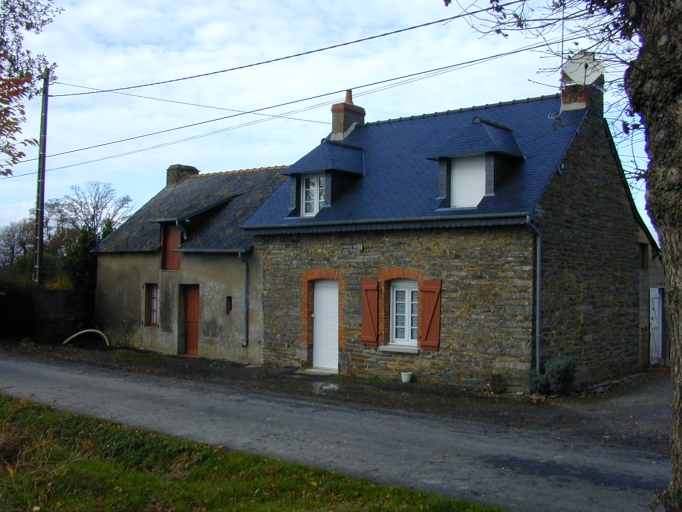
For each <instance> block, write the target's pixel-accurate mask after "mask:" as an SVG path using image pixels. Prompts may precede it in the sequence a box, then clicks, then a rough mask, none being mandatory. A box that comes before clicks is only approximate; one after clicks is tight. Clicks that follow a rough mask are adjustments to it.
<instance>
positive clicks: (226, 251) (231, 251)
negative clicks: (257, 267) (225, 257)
mask: <svg viewBox="0 0 682 512" xmlns="http://www.w3.org/2000/svg"><path fill="white" fill-rule="evenodd" d="M251 249H252V247H248V248H246V249H201V248H197V249H171V252H184V253H190V254H193V253H197V254H203V253H207V254H238V253H247V252H251Z"/></svg>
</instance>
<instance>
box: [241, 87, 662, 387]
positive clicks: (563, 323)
mask: <svg viewBox="0 0 682 512" xmlns="http://www.w3.org/2000/svg"><path fill="white" fill-rule="evenodd" d="M282 174H283V175H284V176H286V177H288V179H287V181H286V182H284V183H283V184H282V185H281V187H279V189H278V190H277V191H276V192H275V193H274V194H273V196H272V197H271V198H270V199H269V200H267V201H266V202H265V204H264V205H263V206H262V207H261V208H260V209H259V210H258V211H257V212H256V213H255V214H254V215H253V216H252V217H251V218H250V219H249V220H248V221H247V222H246V223H245V224H244V225H243V226H242V227H243V228H244V229H245V230H246V231H248V232H249V233H251V234H252V235H253V237H254V242H253V243H254V250H255V251H256V252H257V253H258V254H259V255H262V264H263V282H262V286H263V322H264V325H263V339H264V344H263V348H262V354H263V361H264V362H265V363H267V364H272V365H277V366H289V367H295V368H300V369H303V370H308V371H319V372H329V373H341V374H348V375H357V376H378V377H381V378H387V379H397V378H399V372H401V371H411V372H412V373H413V375H415V376H416V377H417V378H418V379H419V380H423V381H438V382H444V383H452V384H455V385H461V386H467V387H482V386H485V384H486V382H487V381H488V379H490V377H491V376H492V375H493V374H501V375H502V376H504V378H505V379H506V382H507V384H508V387H509V389H517V390H527V389H528V384H529V377H530V373H531V370H532V369H533V368H539V367H541V365H542V364H543V362H544V361H546V360H547V359H548V358H551V357H553V356H555V355H558V354H566V355H572V356H575V357H576V358H577V359H578V379H579V381H582V382H585V381H594V380H600V379H604V378H608V377H610V376H615V375H619V374H623V373H625V372H628V371H631V370H634V369H636V368H638V367H641V366H642V365H645V364H648V359H647V357H646V354H644V355H643V353H642V350H641V344H642V343H643V341H642V338H641V324H642V322H643V319H642V318H641V317H640V315H639V312H640V306H641V304H640V287H641V281H640V257H641V255H642V252H641V251H642V250H643V249H642V245H640V244H645V245H647V254H648V255H649V256H653V255H654V254H655V252H656V249H652V248H651V243H652V240H650V237H646V236H645V237H643V238H642V237H641V236H640V234H641V233H642V230H646V228H645V227H644V225H643V223H642V220H641V218H640V217H639V215H638V213H637V211H636V209H635V207H634V203H633V201H632V197H631V195H630V192H629V190H628V186H627V183H626V180H625V178H624V174H623V170H622V167H621V165H620V162H619V159H618V155H617V153H616V150H615V146H614V143H613V141H612V138H611V135H610V132H609V129H608V126H607V124H606V123H605V121H604V119H603V117H602V96H601V92H600V89H599V88H598V87H583V86H578V85H574V84H569V85H567V86H566V88H565V90H564V92H563V93H562V94H561V95H556V96H549V97H540V98H534V99H527V100H521V101H511V102H506V103H499V104H495V105H486V106H484V107H475V108H464V109H460V110H454V111H447V112H441V113H436V114H429V115H420V116H413V117H409V118H400V119H394V120H388V121H379V122H371V123H369V122H365V111H364V109H362V108H360V107H358V106H357V105H354V104H353V101H352V95H351V93H350V91H349V92H348V94H347V97H346V101H345V102H344V103H340V104H337V105H334V106H333V107H332V131H331V134H330V135H329V136H327V137H326V138H325V139H323V140H322V142H321V144H320V145H318V146H317V147H315V148H314V149H313V150H312V151H310V152H309V153H308V154H306V155H305V156H303V157H302V158H301V159H300V160H298V161H297V162H296V163H294V164H293V165H292V166H290V167H289V168H288V169H286V170H285V171H284V172H283V173H282Z"/></svg>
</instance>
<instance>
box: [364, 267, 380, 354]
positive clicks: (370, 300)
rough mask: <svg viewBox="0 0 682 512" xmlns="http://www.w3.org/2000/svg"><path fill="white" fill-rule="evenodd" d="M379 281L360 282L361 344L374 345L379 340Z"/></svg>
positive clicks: (366, 280) (365, 279)
mask: <svg viewBox="0 0 682 512" xmlns="http://www.w3.org/2000/svg"><path fill="white" fill-rule="evenodd" d="M378 313H379V281H375V280H374V279H367V278H364V279H363V280H362V336H361V339H362V344H363V345H376V344H377V342H378V340H379V336H378V334H379V319H378Z"/></svg>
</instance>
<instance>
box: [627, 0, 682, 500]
mask: <svg viewBox="0 0 682 512" xmlns="http://www.w3.org/2000/svg"><path fill="white" fill-rule="evenodd" d="M624 3H626V8H627V9H628V13H629V16H630V17H631V18H632V19H633V22H634V23H635V25H636V27H637V32H638V33H639V34H640V36H641V38H642V41H641V42H642V48H641V50H640V53H639V55H638V57H637V59H636V60H635V61H634V62H633V63H632V64H631V65H630V67H629V69H628V72H627V73H626V77H625V86H626V88H627V91H628V94H629V95H630V100H631V102H632V107H633V110H634V111H635V112H637V113H638V114H640V116H641V117H642V121H643V122H644V124H645V125H646V129H647V130H646V144H647V153H648V155H649V157H650V164H649V169H648V170H647V176H646V182H647V200H648V210H649V213H650V215H651V217H652V220H653V221H654V224H655V225H656V228H657V230H658V233H659V235H660V237H661V246H662V249H663V266H664V268H665V272H666V295H665V298H666V310H667V320H668V332H669V335H670V343H671V356H672V360H673V368H672V379H673V401H672V416H673V425H672V433H671V459H672V477H671V484H670V490H671V491H672V493H671V497H672V496H682V401H681V399H682V396H681V394H682V368H681V366H680V357H681V356H682V354H681V350H682V346H681V344H682V313H681V310H680V309H681V308H682V1H680V0H636V1H635V2H624ZM675 499H676V501H677V505H676V508H672V510H679V507H680V505H681V504H682V503H680V501H679V500H678V499H677V498H675Z"/></svg>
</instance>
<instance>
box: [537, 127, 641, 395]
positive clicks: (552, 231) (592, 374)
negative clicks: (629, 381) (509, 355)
mask: <svg viewBox="0 0 682 512" xmlns="http://www.w3.org/2000/svg"><path fill="white" fill-rule="evenodd" d="M628 194H629V191H628V190H627V184H626V183H625V181H624V177H623V175H622V173H621V172H620V171H619V169H618V165H617V160H616V157H615V155H614V154H613V152H612V149H611V146H610V144H609V135H608V133H607V131H606V130H605V127H604V124H603V122H602V120H601V118H599V117H598V116H592V115H590V116H588V118H587V119H586V121H585V122H584V123H583V125H582V126H581V128H580V132H579V135H578V136H577V137H576V139H575V140H574V142H573V144H572V146H571V148H570V149H569V151H568V152H567V154H566V156H565V159H564V161H563V165H562V169H561V172H560V173H557V174H556V175H555V176H554V177H553V178H552V180H551V181H550V183H549V186H548V188H547V190H546V192H545V194H544V195H543V197H542V199H541V201H540V204H539V206H538V209H537V221H536V225H537V227H538V229H539V231H540V232H541V233H542V301H541V302H542V313H541V318H542V328H541V329H542V335H541V339H542V350H541V355H542V358H543V360H546V359H547V358H549V357H552V356H555V355H557V354H567V355H573V356H576V357H577V358H578V381H594V380H600V379H604V378H608V377H610V376H616V375H622V374H624V373H626V372H628V371H632V370H634V369H636V368H637V367H638V365H639V363H640V360H639V311H638V309H639V304H638V299H639V297H638V293H639V290H638V287H639V268H638V267H639V245H638V224H637V223H636V220H635V216H634V213H633V210H632V206H631V203H630V201H629V199H628Z"/></svg>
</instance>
